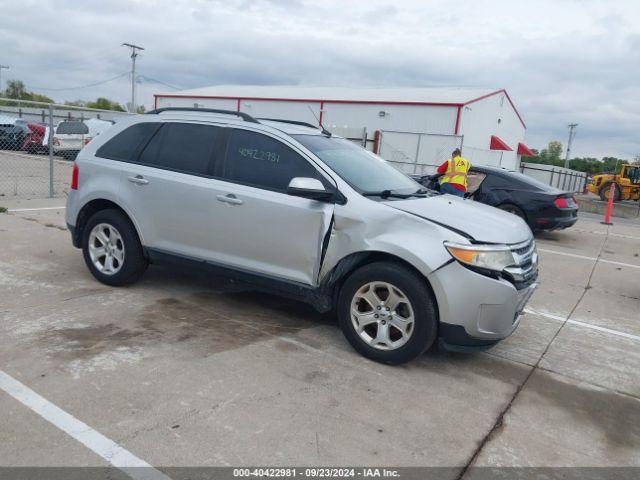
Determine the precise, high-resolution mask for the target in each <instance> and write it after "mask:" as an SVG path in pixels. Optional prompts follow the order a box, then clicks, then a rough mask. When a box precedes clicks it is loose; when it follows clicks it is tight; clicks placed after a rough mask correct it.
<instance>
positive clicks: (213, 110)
mask: <svg viewBox="0 0 640 480" xmlns="http://www.w3.org/2000/svg"><path fill="white" fill-rule="evenodd" d="M162 112H205V113H222V114H224V115H235V116H236V117H240V118H242V119H243V120H244V121H245V122H251V123H260V122H259V121H258V120H256V119H255V118H253V117H252V116H251V115H249V114H248V113H244V112H236V111H234V110H219V109H217V108H195V107H162V108H156V109H155V110H150V111H148V112H147V115H156V114H158V113H162Z"/></svg>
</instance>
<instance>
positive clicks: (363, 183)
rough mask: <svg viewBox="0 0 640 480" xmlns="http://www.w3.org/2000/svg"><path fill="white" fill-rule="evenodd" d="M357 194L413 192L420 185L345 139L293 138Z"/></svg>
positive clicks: (319, 136)
mask: <svg viewBox="0 0 640 480" xmlns="http://www.w3.org/2000/svg"><path fill="white" fill-rule="evenodd" d="M293 137H294V138H295V139H296V140H298V141H299V142H300V143H301V144H302V145H304V146H305V147H307V148H308V149H309V150H311V151H312V152H313V153H314V154H315V155H316V156H317V157H318V158H320V160H322V161H323V162H324V163H326V164H327V166H329V167H330V168H331V170H333V171H334V172H336V173H337V174H338V175H340V177H341V178H342V179H343V180H344V181H345V182H347V183H348V184H349V185H351V186H352V187H353V188H354V189H356V190H357V191H358V192H360V193H363V192H381V191H384V190H389V191H393V192H398V193H412V192H415V191H417V190H420V189H421V188H422V185H420V184H419V183H417V182H415V181H414V180H412V179H411V178H409V177H407V176H406V175H405V174H404V173H402V172H400V171H398V170H396V169H395V168H394V167H392V166H391V165H390V164H389V163H387V162H386V161H385V160H383V159H382V158H380V157H378V156H377V155H375V154H373V153H371V152H369V151H367V150H365V149H364V148H362V147H359V146H358V145H356V144H354V143H353V142H351V141H349V140H345V139H344V138H335V137H325V136H323V135H293Z"/></svg>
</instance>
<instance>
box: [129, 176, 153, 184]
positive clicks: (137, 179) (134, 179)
mask: <svg viewBox="0 0 640 480" xmlns="http://www.w3.org/2000/svg"><path fill="white" fill-rule="evenodd" d="M127 178H128V180H129V181H130V182H131V183H135V184H136V185H146V184H147V183H149V180H147V179H146V178H144V177H143V176H142V175H136V176H135V177H127Z"/></svg>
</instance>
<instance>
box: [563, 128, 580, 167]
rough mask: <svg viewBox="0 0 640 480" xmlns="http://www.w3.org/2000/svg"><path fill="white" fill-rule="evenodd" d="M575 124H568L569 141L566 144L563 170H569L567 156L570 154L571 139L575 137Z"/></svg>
mask: <svg viewBox="0 0 640 480" xmlns="http://www.w3.org/2000/svg"><path fill="white" fill-rule="evenodd" d="M577 126H578V124H577V123H570V124H569V141H568V142H567V155H566V156H565V157H564V168H569V154H570V153H571V144H572V143H573V137H575V136H576V132H575V128H576V127H577Z"/></svg>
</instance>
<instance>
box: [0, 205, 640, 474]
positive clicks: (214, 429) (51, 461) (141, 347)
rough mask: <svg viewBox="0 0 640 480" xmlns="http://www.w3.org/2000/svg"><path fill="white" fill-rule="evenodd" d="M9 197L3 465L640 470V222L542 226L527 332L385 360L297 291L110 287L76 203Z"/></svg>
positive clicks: (190, 283)
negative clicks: (77, 239) (75, 220)
mask: <svg viewBox="0 0 640 480" xmlns="http://www.w3.org/2000/svg"><path fill="white" fill-rule="evenodd" d="M3 202H4V200H3V199H1V198H0V205H3V206H6V207H9V208H10V209H19V210H20V211H11V210H10V211H9V213H6V214H0V240H1V244H2V246H3V248H2V249H0V285H1V286H2V288H1V289H0V312H1V314H2V322H0V387H1V388H0V425H2V428H0V465H2V466H104V465H108V464H109V462H111V463H113V464H116V465H117V464H118V462H120V463H121V464H123V463H124V464H127V461H129V463H130V464H131V463H133V464H137V463H135V462H136V461H138V460H139V461H140V462H142V463H141V464H142V465H146V464H148V465H152V466H154V467H156V468H158V469H160V470H162V469H163V467H169V466H240V465H259V466H273V465H279V466H284V465H292V466H293V465H325V466H327V465H334V466H335V465H361V466H363V465H376V466H385V465H387V466H394V467H398V466H439V467H456V470H454V471H453V472H454V473H452V476H453V477H457V476H459V475H460V474H461V473H463V472H464V468H465V467H468V466H470V465H471V466H474V467H475V466H499V467H507V466H526V467H567V466H569V467H571V466H581V467H600V466H604V467H606V466H635V467H638V466H640V313H639V312H640V226H638V225H633V224H628V223H618V222H616V224H615V225H613V226H610V227H607V226H604V225H601V224H600V223H599V220H600V219H599V218H594V217H587V216H585V217H581V219H580V220H579V222H578V223H577V224H576V225H575V227H573V228H571V229H569V230H566V231H561V232H555V233H548V234H543V235H540V236H539V237H538V249H539V254H540V258H541V260H540V261H541V267H540V282H541V285H540V288H539V289H538V291H537V292H536V293H535V295H534V296H533V298H532V300H531V301H530V303H529V305H528V308H527V313H526V315H525V316H524V318H523V320H522V322H521V325H520V327H519V328H518V330H517V331H516V333H515V334H514V335H513V336H512V337H510V338H509V339H507V340H506V341H504V342H502V343H501V344H499V345H498V346H496V347H495V348H493V349H492V350H489V351H487V352H485V353H478V354H453V353H442V352H438V351H431V352H428V353H427V354H426V355H425V356H424V357H423V358H422V359H420V360H419V361H416V362H413V363H411V364H409V365H405V366H401V367H389V366H383V365H379V364H376V363H373V362H371V361H368V360H366V359H364V358H362V357H360V356H359V355H358V354H356V353H355V352H354V351H353V350H352V349H351V348H350V346H349V345H348V344H347V342H346V340H345V339H344V338H343V336H342V334H341V332H340V331H339V329H338V327H337V325H336V322H335V320H334V319H333V318H332V317H331V316H330V315H319V314H317V313H315V311H314V310H313V309H312V308H311V307H307V306H306V305H303V304H300V303H296V302H293V301H289V300H282V299H279V298H276V297H271V296H267V295H262V294H257V293H247V292H228V291H225V290H223V289H221V288H220V285H217V284H216V283H214V282H211V281H208V280H207V279H204V278H201V277H198V276H191V275H188V274H185V273H182V272H175V271H171V270H167V269H162V268H159V267H153V266H152V267H150V268H149V270H148V271H147V273H146V274H145V276H144V278H143V280H142V281H141V282H140V283H138V284H136V285H133V286H131V287H128V288H110V287H107V286H105V285H102V284H99V283H98V282H96V281H95V280H94V279H93V277H92V276H91V275H90V273H89V271H88V270H87V268H86V267H85V265H84V263H83V260H82V255H81V253H80V251H79V250H76V249H74V248H73V247H72V245H71V242H70V238H69V233H68V232H67V231H66V229H65V226H64V210H63V209H61V208H58V207H59V206H61V205H63V204H64V202H63V201H62V200H54V201H50V202H13V203H7V202H4V203H3ZM42 208H46V209H42ZM24 209H32V210H24ZM8 392H12V394H9V393H8ZM16 397H17V398H16ZM83 425H84V427H83ZM85 427H86V428H85ZM69 430H71V434H69ZM78 431H79V432H80V433H78ZM65 432H66V433H65ZM74 432H75V433H76V434H75V435H74V434H73V433H74ZM109 442H111V443H109ZM133 459H135V460H133ZM466 473H469V472H466Z"/></svg>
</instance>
